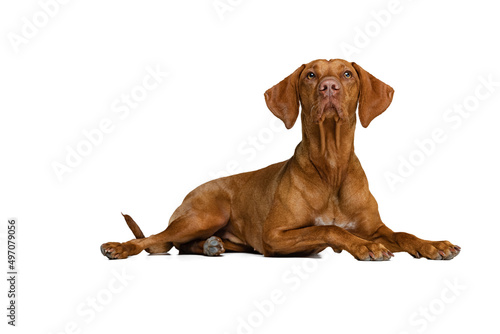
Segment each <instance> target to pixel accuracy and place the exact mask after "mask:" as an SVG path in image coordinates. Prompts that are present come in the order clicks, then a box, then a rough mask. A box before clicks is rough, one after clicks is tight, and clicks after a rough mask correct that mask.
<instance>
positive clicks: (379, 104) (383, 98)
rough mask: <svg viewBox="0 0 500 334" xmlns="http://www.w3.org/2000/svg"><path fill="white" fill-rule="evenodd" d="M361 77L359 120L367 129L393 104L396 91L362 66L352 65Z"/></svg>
mask: <svg viewBox="0 0 500 334" xmlns="http://www.w3.org/2000/svg"><path fill="white" fill-rule="evenodd" d="M352 66H353V67H354V68H355V69H356V72H357V73H358V77H359V84H360V88H359V102H358V113H359V120H360V121H361V125H363V127H365V128H366V127H367V126H368V125H369V124H370V122H371V121H372V120H373V119H374V118H375V117H377V116H378V115H380V114H381V113H383V112H384V111H385V110H386V109H387V108H388V107H389V105H390V104H391V102H392V97H393V95H394V89H392V87H391V86H389V85H386V84H385V83H383V82H382V81H380V80H379V79H377V78H375V77H374V76H373V75H371V74H370V73H368V72H367V71H365V70H364V69H363V68H362V67H361V66H359V65H358V64H356V63H352Z"/></svg>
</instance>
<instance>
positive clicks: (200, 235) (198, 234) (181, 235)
mask: <svg viewBox="0 0 500 334" xmlns="http://www.w3.org/2000/svg"><path fill="white" fill-rule="evenodd" d="M202 187H203V186H202ZM205 187H206V185H205ZM197 190H198V191H196V190H195V191H193V192H192V193H191V194H189V195H188V196H187V197H186V199H185V200H184V202H183V203H182V204H181V206H180V207H179V208H178V209H177V210H176V211H175V212H174V214H173V216H172V218H171V223H170V224H169V226H168V227H167V229H166V230H164V231H163V232H160V233H158V234H155V235H152V236H150V237H147V238H145V237H144V234H143V233H142V231H141V230H140V229H139V227H138V226H137V224H136V223H135V222H134V221H133V220H132V218H130V217H129V218H127V217H125V218H126V221H127V224H129V226H130V228H131V230H132V232H133V233H134V235H135V236H136V237H137V239H133V240H130V241H127V242H125V243H119V242H108V243H105V244H103V245H102V246H101V252H102V254H103V255H104V256H106V257H108V258H109V259H125V258H127V257H129V256H131V255H136V254H139V253H140V252H142V251H143V250H147V249H149V250H150V252H157V251H160V252H164V251H165V250H167V249H170V247H171V245H172V244H173V243H179V244H184V243H188V242H190V241H193V240H206V239H208V238H209V237H211V236H213V235H214V234H215V233H216V232H217V231H218V230H219V229H221V228H223V227H224V226H226V224H227V223H228V221H229V214H230V203H229V200H227V199H226V198H224V197H223V196H221V194H220V193H217V192H214V191H213V189H210V190H212V191H206V190H207V189H206V188H205V189H204V190H205V191H203V190H199V189H198V188H197Z"/></svg>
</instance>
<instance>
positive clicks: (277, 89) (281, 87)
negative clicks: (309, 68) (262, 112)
mask: <svg viewBox="0 0 500 334" xmlns="http://www.w3.org/2000/svg"><path fill="white" fill-rule="evenodd" d="M304 68H305V65H302V66H300V67H299V68H298V69H296V70H295V71H294V72H293V73H292V74H290V75H289V76H287V77H286V78H285V79H283V80H282V81H281V82H280V83H279V84H277V85H274V86H273V87H272V88H269V89H268V90H267V91H266V92H265V93H264V97H265V98H266V104H267V107H268V108H269V110H271V112H272V113H273V114H274V115H275V116H276V117H278V118H279V119H281V120H282V121H283V123H285V126H286V128H287V129H290V128H291V127H292V126H293V125H294V124H295V121H296V120H297V117H298V116H299V77H300V74H301V73H302V71H303V70H304Z"/></svg>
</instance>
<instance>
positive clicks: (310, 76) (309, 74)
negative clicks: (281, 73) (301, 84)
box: [307, 72, 316, 79]
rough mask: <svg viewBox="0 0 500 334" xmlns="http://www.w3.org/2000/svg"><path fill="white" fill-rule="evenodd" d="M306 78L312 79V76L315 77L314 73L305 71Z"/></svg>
mask: <svg viewBox="0 0 500 334" xmlns="http://www.w3.org/2000/svg"><path fill="white" fill-rule="evenodd" d="M307 78H308V79H314V78H316V74H314V73H313V72H309V73H307Z"/></svg>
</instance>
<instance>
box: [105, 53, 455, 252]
mask: <svg viewBox="0 0 500 334" xmlns="http://www.w3.org/2000/svg"><path fill="white" fill-rule="evenodd" d="M393 93H394V90H393V89H392V88H391V87H390V86H388V85H386V84H385V83H383V82H382V81H380V80H378V79H377V78H375V77H374V76H372V75H371V74H370V73H368V72H366V71H365V70H364V69H362V68H361V67H360V66H359V65H357V64H355V63H349V62H347V61H345V60H341V59H334V60H329V61H327V60H315V61H313V62H311V63H309V64H306V65H302V66H300V67H299V68H298V69H297V70H295V72H293V73H292V74H291V75H289V76H288V77H287V78H285V79H284V80H283V81H281V82H280V83H279V84H277V85H275V86H274V87H272V88H271V89H269V90H268V91H267V92H266V93H265V98H266V103H267V106H268V107H269V109H270V110H271V111H272V113H273V114H274V115H276V116H277V117H278V118H279V119H281V120H282V121H283V122H284V123H285V126H286V127H287V128H288V129H289V128H291V127H292V126H293V125H294V123H295V121H296V120H297V117H298V115H299V105H300V106H302V114H301V121H302V142H301V143H299V145H298V146H297V148H296V150H295V154H294V155H293V156H292V158H291V159H290V160H288V161H284V162H281V163H277V164H274V165H271V166H269V167H266V168H263V169H260V170H257V171H254V172H249V173H242V174H238V175H233V176H229V177H225V178H221V179H217V180H213V181H210V182H207V183H205V184H203V185H201V186H199V187H198V188H196V189H195V190H193V191H192V192H191V193H189V194H188V195H187V196H186V198H185V199H184V201H183V203H182V204H181V206H180V207H179V208H177V210H175V212H174V214H173V215H172V217H171V218H170V222H169V225H168V228H167V229H166V230H165V231H163V232H161V233H159V234H156V235H152V236H150V237H148V238H145V237H144V235H143V234H142V232H141V230H140V229H139V227H138V226H137V224H136V223H135V222H134V221H133V220H132V218H131V217H130V216H127V215H125V219H126V221H127V224H128V225H129V227H130V228H131V229H132V232H133V233H134V235H135V237H136V238H137V239H134V240H130V241H128V242H125V243H117V242H109V243H105V244H103V245H102V246H101V251H102V253H103V254H104V255H105V256H107V257H108V258H110V259H124V258H126V257H128V256H131V255H136V254H138V253H140V252H141V251H142V250H146V251H148V252H150V253H162V252H168V251H169V250H170V249H171V248H172V246H175V247H176V248H178V249H179V251H180V252H181V253H191V254H205V255H219V254H221V253H223V252H224V251H225V250H229V251H236V252H258V253H261V254H264V255H265V256H285V255H296V256H307V255H310V254H316V253H319V252H321V251H322V250H324V249H325V248H326V247H331V248H333V250H334V251H336V252H341V251H342V250H346V251H347V252H349V253H350V254H352V255H353V256H354V257H355V258H356V259H358V260H389V259H390V258H391V257H392V256H393V254H392V252H408V253H410V254H411V255H413V256H414V257H416V258H419V257H425V258H428V259H433V260H440V259H452V258H453V257H455V256H456V255H457V254H458V253H459V252H460V247H458V246H455V245H453V244H452V243H450V242H448V241H427V240H422V239H419V238H417V237H415V236H414V235H412V234H408V233H403V232H393V231H392V230H391V229H389V228H388V227H387V226H385V225H384V224H383V223H382V220H381V219H380V215H379V212H378V206H377V202H376V201H375V198H373V196H372V194H371V193H370V191H369V189H368V181H367V179H366V176H365V173H364V172H363V169H362V168H361V164H360V162H359V160H358V158H357V157H356V155H355V154H354V147H353V142H354V129H355V126H356V106H357V105H358V109H359V118H360V121H361V124H362V125H363V127H367V126H368V124H370V122H371V121H372V120H373V119H374V118H375V117H377V116H378V115H380V114H381V113H382V112H384V110H385V109H387V107H388V106H389V105H390V104H391V101H392V96H393Z"/></svg>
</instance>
